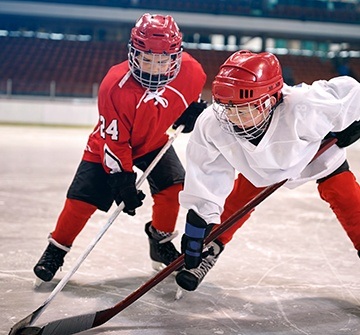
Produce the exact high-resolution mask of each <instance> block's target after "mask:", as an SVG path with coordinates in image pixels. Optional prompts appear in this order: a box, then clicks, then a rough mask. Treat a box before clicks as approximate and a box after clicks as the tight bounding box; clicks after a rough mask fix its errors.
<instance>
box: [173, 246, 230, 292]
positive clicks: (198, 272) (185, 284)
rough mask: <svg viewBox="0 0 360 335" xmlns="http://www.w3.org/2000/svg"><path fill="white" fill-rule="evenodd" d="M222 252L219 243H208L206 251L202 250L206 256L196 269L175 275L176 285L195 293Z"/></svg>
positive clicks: (222, 247) (222, 248)
mask: <svg viewBox="0 0 360 335" xmlns="http://www.w3.org/2000/svg"><path fill="white" fill-rule="evenodd" d="M223 250H224V245H223V244H222V243H221V242H220V241H217V240H215V241H213V242H210V243H209V245H208V246H207V250H204V253H205V255H206V256H205V257H204V258H203V260H202V261H201V263H200V265H199V266H198V267H197V268H194V269H190V270H188V269H183V270H181V271H179V272H178V273H177V275H176V282H177V284H178V285H179V286H180V287H181V288H183V289H184V290H186V291H195V290H196V289H197V287H198V286H199V284H200V283H201V282H202V280H203V279H204V277H205V276H206V274H207V273H208V272H209V270H210V269H211V268H212V267H213V266H214V265H215V263H216V261H217V259H218V257H219V255H220V254H221V252H222V251H223Z"/></svg>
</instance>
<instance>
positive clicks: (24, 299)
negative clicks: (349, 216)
mask: <svg viewBox="0 0 360 335" xmlns="http://www.w3.org/2000/svg"><path fill="white" fill-rule="evenodd" d="M90 131H91V129H84V128H58V127H35V126H5V125H2V126H0V157H1V161H0V225H1V234H0V265H1V267H0V283H1V284H0V308H1V314H0V335H4V334H8V332H9V330H10V328H11V327H12V326H13V325H14V324H15V323H17V322H18V321H19V320H20V319H22V318H24V317H25V316H27V315H28V314H30V313H31V312H33V311H34V310H35V309H36V308H38V307H39V306H40V305H41V304H42V303H43V302H44V301H45V300H46V299H47V297H48V296H49V295H50V293H51V291H52V290H53V288H54V287H55V285H56V284H57V283H58V282H59V280H60V279H61V278H62V277H63V276H64V274H65V273H67V271H68V270H69V269H71V267H72V265H73V264H74V262H75V261H76V260H77V258H78V257H79V256H80V255H81V254H82V252H83V251H84V250H85V248H86V247H87V246H88V245H89V243H90V242H91V241H92V239H93V238H94V236H95V235H97V234H98V232H99V231H100V230H101V229H102V227H103V225H104V224H105V223H106V221H107V219H108V218H109V216H110V214H111V212H112V211H113V210H114V207H113V208H112V209H111V211H110V212H109V213H101V212H97V213H96V214H95V215H94V216H93V217H92V219H91V221H90V222H89V223H88V225H87V226H86V227H85V229H84V230H83V231H82V233H81V234H80V235H79V237H78V238H77V240H76V241H75V244H74V246H73V248H72V250H71V252H70V253H69V254H68V255H67V257H66V259H65V264H64V267H63V271H62V272H59V273H58V274H57V275H56V277H55V280H54V282H53V283H47V284H44V285H42V286H41V287H40V288H39V289H37V290H35V289H34V288H33V283H34V275H33V273H32V267H33V266H34V264H35V263H36V261H37V260H38V258H39V257H40V255H41V254H42V252H43V250H44V248H45V247H46V245H47V240H46V237H47V235H48V233H49V232H50V231H51V230H52V229H53V227H54V224H55V221H56V219H57V215H58V214H59V212H60V210H61V209H62V206H63V202H64V198H65V194H66V190H67V187H68V185H69V183H70V182H71V180H72V177H73V175H74V172H75V169H76V168H77V165H78V163H79V161H80V158H81V155H82V151H83V148H84V145H85V143H86V140H87V136H88V134H89V132H90ZM187 140H188V135H185V134H182V135H181V136H180V137H179V138H178V139H177V140H176V141H175V147H176V149H177V151H178V153H179V155H180V157H181V158H182V159H183V160H184V152H185V146H186V142H187ZM348 153H349V155H348V156H349V163H350V165H351V167H352V170H353V172H354V173H355V174H356V175H357V177H358V178H360V172H359V171H360V160H359V154H360V142H359V143H356V144H354V145H353V146H351V147H350V148H349V150H348ZM142 189H143V190H144V191H145V192H146V193H147V194H149V191H148V186H147V185H145V184H144V187H142ZM137 213H138V214H137V215H136V216H135V217H129V216H127V215H125V214H123V213H121V214H120V216H119V217H118V219H117V220H116V221H115V222H114V223H113V225H112V226H111V227H110V229H109V230H108V232H107V233H106V234H105V236H104V237H103V239H102V240H101V241H100V242H99V243H98V245H97V246H96V247H95V249H94V250H93V251H92V253H91V254H90V255H89V256H88V258H87V259H86V260H85V262H84V263H83V264H82V266H81V267H80V269H79V270H78V271H77V272H76V274H75V275H74V276H73V277H72V279H71V280H70V282H69V283H68V285H66V286H65V288H64V289H63V291H62V292H60V293H59V294H58V295H57V296H56V297H55V299H54V300H53V301H52V303H51V304H50V305H49V306H48V308H47V309H46V311H45V312H44V313H43V315H42V316H41V317H40V318H39V320H38V321H37V322H36V325H40V324H43V323H46V322H49V321H53V320H56V319H59V318H63V317H70V316H75V315H78V314H84V313H92V312H95V311H99V310H102V309H106V308H109V307H112V306H114V305H115V304H117V303H118V302H119V301H121V300H122V299H123V298H125V297H126V296H127V295H128V294H130V293H131V292H133V291H134V290H136V289H137V288H138V287H139V286H141V285H142V284H143V283H144V282H146V281H147V280H149V279H150V278H151V276H153V275H154V272H153V270H152V268H151V263H150V260H149V257H148V242H147V237H146V235H145V233H144V231H143V228H144V224H145V223H146V222H147V221H148V220H149V219H150V216H151V198H150V196H147V198H146V199H145V205H144V206H142V207H141V208H140V209H138V211H137ZM184 217H185V211H184V210H181V212H180V216H179V221H178V230H179V233H180V234H179V235H180V236H181V234H182V231H183V222H184ZM179 241H180V238H177V240H176V241H175V243H176V245H177V246H178V247H179ZM359 278H360V260H359V258H358V257H357V255H356V252H355V251H354V249H353V247H352V244H351V242H350V240H349V239H348V238H347V236H346V234H345V232H344V231H343V230H342V228H341V226H340V224H339V223H338V222H337V220H336V218H335V216H334V215H333V213H332V212H331V211H330V209H328V206H327V204H326V203H324V202H322V201H321V200H320V198H319V196H318V193H317V191H316V184H315V183H308V184H306V185H303V186H302V187H300V188H297V189H295V190H287V189H285V188H281V189H279V190H278V191H276V192H275V193H274V194H273V195H272V196H270V198H269V199H267V200H266V201H265V202H264V203H262V204H261V205H260V206H259V207H258V209H257V210H256V211H255V213H254V214H253V215H252V217H251V219H250V220H249V221H248V222H247V224H245V225H244V227H243V228H242V229H241V230H240V231H239V232H238V233H237V235H236V236H235V237H234V239H233V240H232V241H231V242H230V244H228V245H227V247H226V249H225V251H224V252H223V254H222V255H221V257H220V258H219V261H218V263H217V265H216V267H215V268H214V269H213V270H212V271H211V272H210V273H209V275H208V276H207V277H206V280H205V281H204V282H203V283H202V284H201V286H200V287H199V288H198V290H197V291H196V292H191V293H190V292H184V293H183V296H182V297H181V299H178V300H176V299H175V297H176V293H177V286H176V284H175V283H174V277H173V276H171V277H169V278H167V279H166V280H164V281H163V282H162V283H160V284H158V285H157V286H156V287H155V288H154V289H152V290H150V291H149V292H148V293H147V294H145V295H144V296H143V297H142V298H140V299H139V300H138V301H136V302H135V303H133V304H132V305H131V306H129V307H128V308H126V309H125V310H124V311H122V312H121V313H120V314H118V315H117V316H115V317H114V318H113V319H111V320H110V321H108V322H107V323H105V324H104V325H102V326H99V327H97V328H95V329H92V330H89V331H86V332H83V333H82V334H84V335H85V334H88V335H90V334H101V335H110V334H113V335H114V334H119V335H123V334H124V335H125V334H133V335H139V334H142V335H150V334H151V335H153V334H154V335H155V334H156V335H159V334H164V335H165V334H166V335H175V334H179V335H209V334H215V335H227V334H243V335H252V334H268V335H270V334H272V335H273V334H276V335H298V334H303V335H310V334H311V335H341V334H344V335H359V334H360V279H359Z"/></svg>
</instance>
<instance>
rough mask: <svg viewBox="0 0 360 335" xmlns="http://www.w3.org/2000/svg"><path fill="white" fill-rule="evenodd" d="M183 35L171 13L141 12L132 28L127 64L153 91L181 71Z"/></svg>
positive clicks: (139, 80)
mask: <svg viewBox="0 0 360 335" xmlns="http://www.w3.org/2000/svg"><path fill="white" fill-rule="evenodd" d="M181 43H182V35H181V33H180V31H179V28H178V26H177V24H176V22H175V21H174V19H173V18H172V17H171V16H170V15H160V14H155V15H151V14H148V13H146V14H144V15H143V16H141V18H140V19H139V20H138V21H137V22H136V24H135V27H134V28H133V29H132V30H131V37H130V43H129V53H128V60H129V68H130V71H131V73H132V75H133V77H134V78H135V79H136V80H137V81H138V82H139V83H140V84H141V85H142V86H143V87H144V88H147V89H150V90H152V91H156V90H157V89H159V88H161V87H163V86H165V85H166V84H168V83H170V82H171V81H172V80H174V79H175V77H176V76H177V74H178V73H179V71H180V66H181V53H182V46H181Z"/></svg>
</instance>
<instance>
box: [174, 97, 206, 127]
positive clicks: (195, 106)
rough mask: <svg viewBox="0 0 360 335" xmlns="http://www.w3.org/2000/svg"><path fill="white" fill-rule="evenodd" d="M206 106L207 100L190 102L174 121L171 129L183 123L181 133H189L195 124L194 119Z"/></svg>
mask: <svg viewBox="0 0 360 335" xmlns="http://www.w3.org/2000/svg"><path fill="white" fill-rule="evenodd" d="M206 107H207V102H206V101H205V100H201V101H200V102H192V103H191V104H190V105H189V107H188V108H186V109H185V111H184V113H182V114H181V116H180V117H179V118H178V119H177V120H176V121H175V122H174V124H173V129H176V128H177V127H179V126H180V125H182V124H183V125H184V126H185V128H184V130H183V133H190V132H191V131H192V130H193V129H194V126H195V121H196V119H197V118H198V116H199V115H200V114H201V112H202V111H203V110H204V109H205V108H206Z"/></svg>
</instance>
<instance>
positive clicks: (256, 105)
mask: <svg viewBox="0 0 360 335" xmlns="http://www.w3.org/2000/svg"><path fill="white" fill-rule="evenodd" d="M283 84H284V81H283V77H282V71H281V66H280V63H279V61H278V59H277V58H276V57H275V56H274V55H273V54H271V53H268V52H262V53H258V54H256V53H252V52H250V51H247V50H242V51H238V52H235V53H234V54H232V55H231V56H230V57H229V58H228V59H227V60H226V61H225V63H224V64H223V65H222V66H221V67H220V70H219V73H218V74H217V75H216V77H215V80H214V82H213V85H212V96H213V100H214V103H213V109H214V112H215V115H216V117H217V119H218V120H219V122H220V125H221V128H222V129H223V130H225V131H226V132H230V133H233V134H235V135H238V136H240V137H243V138H245V139H248V140H251V139H255V138H257V137H259V136H261V135H262V134H263V133H264V132H265V131H266V129H267V127H268V125H269V122H270V118H271V115H272V111H273V106H274V105H275V103H276V101H279V99H280V97H281V88H282V87H283Z"/></svg>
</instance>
